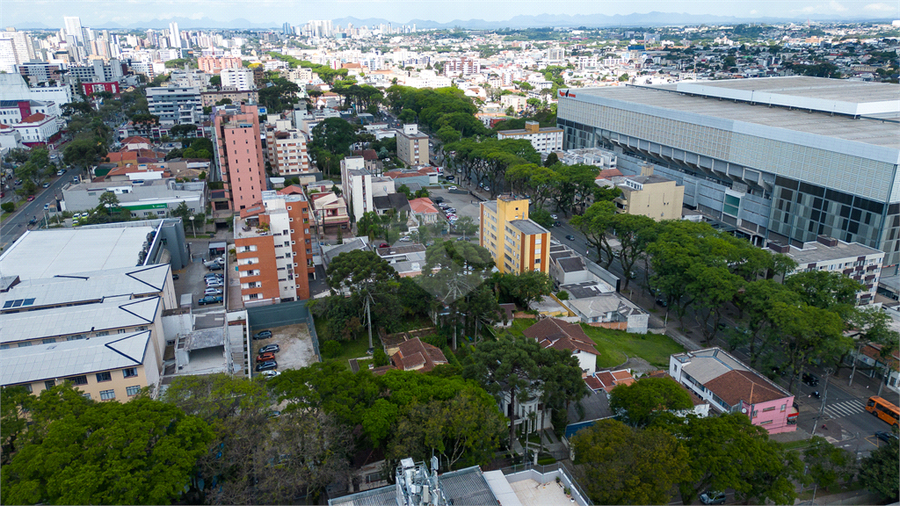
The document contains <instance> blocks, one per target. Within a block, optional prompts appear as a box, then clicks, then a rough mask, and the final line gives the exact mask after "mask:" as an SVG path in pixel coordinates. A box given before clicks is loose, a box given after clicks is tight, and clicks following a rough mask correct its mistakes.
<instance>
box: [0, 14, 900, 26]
mask: <svg viewBox="0 0 900 506" xmlns="http://www.w3.org/2000/svg"><path fill="white" fill-rule="evenodd" d="M808 19H809V20H812V21H821V22H859V21H887V22H888V23H889V22H890V21H891V18H863V17H826V16H820V17H815V16H811V17H784V18H740V17H735V16H714V15H707V14H685V13H672V12H648V13H645V14H638V13H634V14H627V15H621V14H616V15H612V16H608V15H606V14H588V15H566V14H544V15H540V16H515V17H513V18H510V19H508V20H506V21H485V20H483V19H469V20H462V19H455V20H453V21H449V22H446V23H439V22H437V21H431V20H427V19H412V20H410V21H407V22H405V23H398V22H396V21H391V20H388V19H381V18H367V19H358V18H354V17H344V18H339V19H334V20H332V23H333V24H334V25H340V26H342V27H346V26H347V25H349V24H351V23H352V24H353V26H354V27H360V26H369V27H372V26H377V25H381V24H385V25H386V24H390V25H392V26H395V27H396V26H401V25H410V26H411V25H416V28H421V29H452V28H465V29H470V30H497V29H503V28H514V29H522V28H543V27H561V28H577V27H581V26H584V27H595V28H600V27H617V26H621V27H641V26H673V25H701V24H713V25H730V24H737V23H765V24H776V23H790V22H806V21H807V20H808ZM85 21H86V20H85ZM173 22H174V23H178V27H179V28H180V29H182V30H196V29H204V28H205V29H220V30H247V29H251V30H259V29H280V28H281V24H280V23H253V22H251V21H248V20H246V19H240V18H239V19H233V20H231V21H216V20H214V19H210V18H208V17H203V18H199V19H192V18H171V19H153V20H150V21H141V22H136V23H131V24H128V25H121V24H118V23H104V24H101V25H91V24H89V23H85V25H86V26H90V27H91V28H92V29H94V30H137V29H145V30H146V29H154V30H163V29H168V28H169V23H173ZM291 24H293V25H296V24H297V23H291ZM300 24H303V23H300ZM15 27H16V28H17V29H19V30H57V29H59V28H60V27H52V26H47V25H45V24H43V23H19V24H16V25H15Z"/></svg>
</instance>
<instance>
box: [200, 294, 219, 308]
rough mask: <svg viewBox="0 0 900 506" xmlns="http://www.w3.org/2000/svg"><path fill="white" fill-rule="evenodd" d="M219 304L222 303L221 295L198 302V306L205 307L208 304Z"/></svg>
mask: <svg viewBox="0 0 900 506" xmlns="http://www.w3.org/2000/svg"><path fill="white" fill-rule="evenodd" d="M217 302H222V296H221V295H207V296H206V297H203V298H201V299H200V300H198V301H197V304H200V305H201V306H205V305H206V304H215V303H217Z"/></svg>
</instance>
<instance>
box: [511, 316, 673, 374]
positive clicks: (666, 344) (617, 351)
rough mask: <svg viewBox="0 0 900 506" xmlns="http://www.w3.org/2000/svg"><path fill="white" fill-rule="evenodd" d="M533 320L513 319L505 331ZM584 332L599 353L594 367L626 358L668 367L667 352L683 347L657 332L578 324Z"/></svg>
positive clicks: (520, 329) (522, 327) (521, 327)
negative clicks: (647, 332)
mask: <svg viewBox="0 0 900 506" xmlns="http://www.w3.org/2000/svg"><path fill="white" fill-rule="evenodd" d="M536 322H537V320H530V319H517V320H514V321H513V323H512V326H511V327H510V328H509V329H508V331H509V332H510V333H511V334H513V335H516V336H520V335H522V332H523V331H524V330H525V329H527V328H528V327H530V326H532V325H534V324H535V323H536ZM581 328H583V329H584V333H585V334H587V335H588V337H590V338H591V339H593V341H594V344H595V346H596V348H597V351H599V352H600V356H599V357H597V367H601V368H604V367H615V366H617V365H620V364H622V363H623V362H625V360H626V355H627V356H629V357H640V358H642V359H644V360H646V361H647V362H650V363H651V364H652V365H655V366H657V367H659V368H660V369H668V368H669V355H672V354H673V353H681V352H683V351H684V347H683V346H681V345H680V344H678V343H676V342H675V341H672V339H670V338H668V337H666V336H664V335H657V334H629V333H628V332H622V331H621V330H609V329H604V328H601V327H591V326H590V325H585V324H582V325H581Z"/></svg>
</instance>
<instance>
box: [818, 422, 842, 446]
mask: <svg viewBox="0 0 900 506" xmlns="http://www.w3.org/2000/svg"><path fill="white" fill-rule="evenodd" d="M844 432H845V431H844V429H843V427H841V424H840V423H838V422H837V421H836V420H820V421H819V425H818V427H816V431H815V434H816V435H818V436H822V437H824V438H825V439H827V440H828V441H829V442H831V443H837V442H839V441H843V440H844Z"/></svg>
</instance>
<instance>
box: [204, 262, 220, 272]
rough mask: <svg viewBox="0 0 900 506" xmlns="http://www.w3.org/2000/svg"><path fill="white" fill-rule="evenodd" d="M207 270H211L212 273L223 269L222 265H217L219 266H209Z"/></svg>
mask: <svg viewBox="0 0 900 506" xmlns="http://www.w3.org/2000/svg"><path fill="white" fill-rule="evenodd" d="M207 269H209V270H211V271H221V270H222V269H223V267H222V264H218V263H217V264H213V265H210V266H207Z"/></svg>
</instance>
